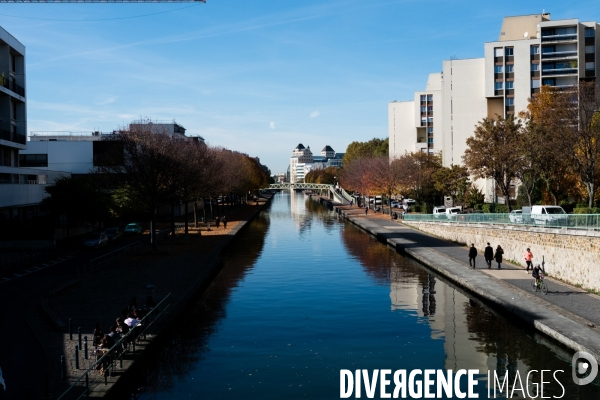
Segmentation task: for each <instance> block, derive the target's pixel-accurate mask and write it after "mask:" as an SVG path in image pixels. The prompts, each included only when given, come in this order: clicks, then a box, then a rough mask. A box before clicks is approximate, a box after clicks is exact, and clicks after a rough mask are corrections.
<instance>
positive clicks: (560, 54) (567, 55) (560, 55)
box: [542, 50, 577, 58]
mask: <svg viewBox="0 0 600 400" xmlns="http://www.w3.org/2000/svg"><path fill="white" fill-rule="evenodd" d="M570 57H577V50H573V51H552V52H544V53H542V58H570Z"/></svg>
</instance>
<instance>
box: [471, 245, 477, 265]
mask: <svg viewBox="0 0 600 400" xmlns="http://www.w3.org/2000/svg"><path fill="white" fill-rule="evenodd" d="M475 257H477V249H476V248H475V244H473V243H471V248H470V249H469V266H470V267H472V268H473V269H475Z"/></svg>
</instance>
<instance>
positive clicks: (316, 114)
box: [309, 111, 319, 118]
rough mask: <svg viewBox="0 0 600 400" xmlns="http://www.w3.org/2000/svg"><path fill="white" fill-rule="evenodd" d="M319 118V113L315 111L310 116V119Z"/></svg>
mask: <svg viewBox="0 0 600 400" xmlns="http://www.w3.org/2000/svg"><path fill="white" fill-rule="evenodd" d="M318 116H319V112H318V111H313V112H311V113H310V115H309V117H310V118H316V117H318Z"/></svg>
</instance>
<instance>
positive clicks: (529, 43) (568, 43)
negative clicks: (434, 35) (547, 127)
mask: <svg viewBox="0 0 600 400" xmlns="http://www.w3.org/2000/svg"><path fill="white" fill-rule="evenodd" d="M598 28H599V25H598V23H596V22H580V21H579V20H578V19H564V20H557V21H552V20H551V19H550V14H546V13H543V14H533V15H522V16H513V17H505V18H504V20H503V22H502V27H501V29H500V34H499V36H498V40H497V41H494V42H488V43H484V57H483V58H477V59H464V60H458V59H452V60H445V61H443V62H442V72H441V73H433V74H430V75H429V78H428V80H427V84H426V86H425V91H420V92H415V93H414V96H413V99H411V100H408V101H400V102H397V101H394V102H392V103H389V105H388V132H389V143H390V149H389V150H390V157H399V156H401V155H403V154H405V153H406V152H415V151H425V152H429V153H434V152H435V153H437V152H441V153H442V163H443V165H444V166H450V165H452V164H461V163H462V156H463V154H464V151H465V150H466V148H467V147H466V140H467V138H469V137H470V136H472V135H473V132H474V129H475V126H476V125H477V123H478V122H479V121H481V120H482V119H483V118H485V117H495V116H496V115H501V116H503V117H508V116H509V115H515V114H518V113H519V111H522V110H525V109H526V108H527V104H528V99H529V98H530V97H531V96H532V95H534V94H535V93H537V92H539V90H540V87H541V86H542V85H550V86H553V87H557V88H559V89H560V90H569V89H571V88H572V87H573V86H574V85H576V84H577V82H578V81H579V80H582V79H585V80H593V79H596V76H598V73H599V72H600V70H599V65H598V53H599V52H600V47H599V42H600V37H599V35H600V30H599V29H598ZM477 184H478V185H479V186H480V188H481V189H482V190H483V191H484V193H485V194H486V196H487V197H488V200H489V197H490V196H491V195H492V184H491V182H489V181H487V182H486V181H484V180H480V181H478V182H477Z"/></svg>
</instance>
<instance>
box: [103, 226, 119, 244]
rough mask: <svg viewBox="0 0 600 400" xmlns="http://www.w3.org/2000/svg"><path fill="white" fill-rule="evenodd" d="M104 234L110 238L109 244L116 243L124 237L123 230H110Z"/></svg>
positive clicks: (106, 230)
mask: <svg viewBox="0 0 600 400" xmlns="http://www.w3.org/2000/svg"><path fill="white" fill-rule="evenodd" d="M104 234H105V235H106V237H107V238H108V241H109V242H116V241H118V240H119V239H121V237H122V236H123V232H121V228H108V229H105V230H104Z"/></svg>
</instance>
